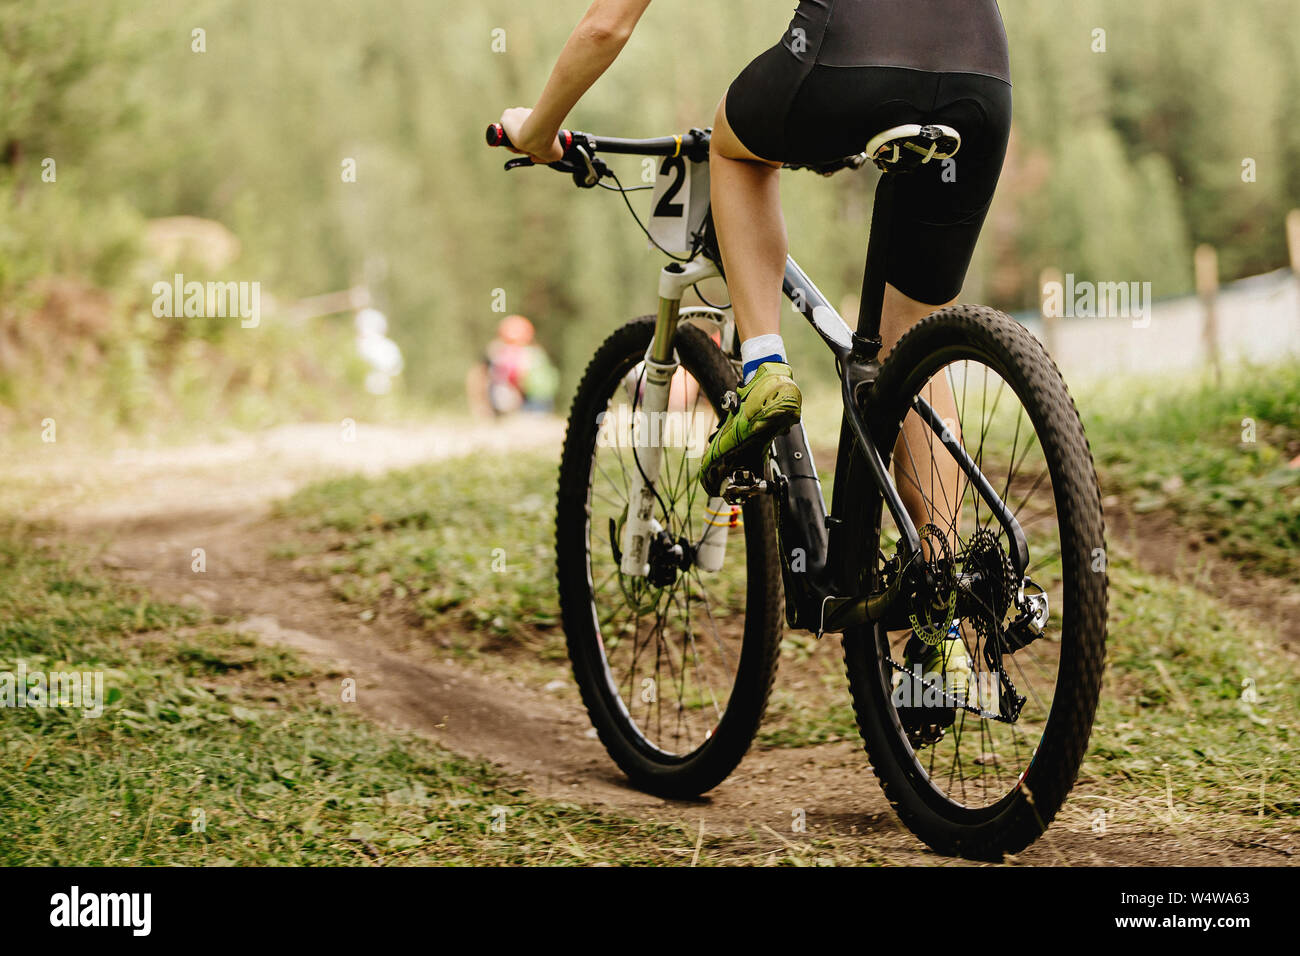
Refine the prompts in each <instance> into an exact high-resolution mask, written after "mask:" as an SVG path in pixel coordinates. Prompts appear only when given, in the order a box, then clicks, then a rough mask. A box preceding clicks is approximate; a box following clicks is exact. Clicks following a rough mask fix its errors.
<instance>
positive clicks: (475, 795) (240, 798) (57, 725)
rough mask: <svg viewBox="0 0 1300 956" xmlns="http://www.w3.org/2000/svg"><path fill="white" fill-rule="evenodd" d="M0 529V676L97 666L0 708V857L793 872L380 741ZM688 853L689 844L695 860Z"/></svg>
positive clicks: (196, 620)
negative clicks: (92, 677)
mask: <svg viewBox="0 0 1300 956" xmlns="http://www.w3.org/2000/svg"><path fill="white" fill-rule="evenodd" d="M29 537H30V534H29V533H28V532H27V531H26V530H25V529H21V528H17V527H14V526H12V525H8V526H5V527H3V528H0V575H3V580H4V581H5V588H4V590H3V592H0V621H3V622H4V623H3V624H0V675H2V674H3V673H4V672H9V673H13V672H14V671H16V669H17V667H18V662H19V661H22V662H23V663H24V665H25V667H26V670H27V672H28V674H34V673H35V672H37V671H45V672H54V671H71V670H73V669H75V670H77V671H98V672H101V673H102V675H103V681H104V694H103V698H102V700H103V702H104V703H105V706H104V710H103V713H102V715H101V716H99V717H83V716H82V714H81V712H80V711H79V710H76V709H72V708H66V707H65V708H54V707H46V708H36V707H27V708H14V709H4V710H0V718H3V722H2V723H0V752H2V753H3V762H4V765H5V766H6V768H7V769H6V772H5V774H4V775H3V778H0V817H3V819H4V820H5V831H6V833H5V837H6V838H5V840H4V841H3V843H2V844H0V864H4V865H31V864H58V865H67V866H73V865H128V864H129V865H200V864H202V865H343V864H397V863H403V864H434V863H436V864H455V865H483V864H544V863H552V864H593V863H617V864H642V865H663V864H665V863H684V862H690V860H691V859H692V858H693V857H695V856H696V855H697V854H698V861H699V862H700V863H716V862H722V861H735V860H737V859H742V860H744V859H749V860H753V861H755V862H769V861H771V862H779V863H801V862H808V861H813V860H815V858H816V853H817V852H818V851H817V849H816V848H815V847H812V846H810V847H808V848H802V849H799V850H798V851H795V850H790V851H788V852H787V851H781V852H779V853H776V854H772V853H771V852H764V853H760V852H757V851H754V850H752V849H750V847H749V846H748V845H747V844H745V843H743V841H736V840H734V839H729V838H711V837H709V836H708V835H705V837H704V838H703V840H699V834H698V833H697V832H696V831H695V830H694V829H692V828H688V827H680V826H673V825H659V824H650V823H644V822H636V821H631V820H626V819H623V818H621V817H618V816H617V815H612V814H607V813H600V812H596V811H593V810H590V809H586V808H583V807H579V806H576V805H574V804H571V803H564V802H556V801H550V800H543V799H538V798H536V797H534V796H531V795H529V794H528V793H526V792H524V791H523V790H522V789H521V788H520V787H518V786H517V785H515V784H514V783H512V782H511V781H509V780H507V779H505V778H503V777H502V776H501V775H500V774H498V773H497V772H495V771H493V770H492V769H490V768H489V767H487V766H485V765H483V764H481V763H479V762H478V761H475V760H468V759H464V758H461V757H458V756H455V755H453V754H450V753H448V752H446V751H444V750H441V749H440V748H438V747H437V746H435V745H433V744H432V743H430V742H429V741H426V740H423V739H420V738H416V737H412V736H405V735H401V734H394V733H391V732H388V731H385V730H381V729H379V728H377V727H376V726H374V725H373V724H371V723H370V722H368V721H367V720H365V719H364V718H362V717H361V716H359V715H357V714H356V713H355V712H353V711H352V710H351V707H352V705H349V704H346V703H343V702H342V700H341V694H339V693H338V688H339V687H340V686H341V685H340V683H339V678H340V675H337V674H329V673H322V672H319V671H316V670H314V669H313V668H311V667H310V666H309V665H307V664H305V663H304V662H303V661H301V660H299V659H297V658H296V657H295V656H294V655H293V654H291V653H288V652H286V651H281V650H277V649H273V648H267V647H264V646H261V645H259V644H257V643H256V642H254V641H253V640H252V639H251V638H249V637H247V636H245V635H241V634H234V633H230V632H229V631H227V630H223V629H222V628H221V627H219V626H217V625H215V624H213V623H212V622H211V621H207V620H205V619H204V618H203V617H202V616H201V615H199V614H198V613H197V612H195V611H193V610H190V609H182V608H178V607H173V606H169V605H165V604H159V603H157V602H155V601H152V600H150V599H149V598H148V597H147V596H146V595H144V594H141V593H139V592H137V591H135V590H133V589H131V588H129V587H126V586H124V585H122V584H119V583H114V582H113V581H111V580H108V579H105V578H103V577H100V576H99V575H97V574H95V573H93V572H92V571H90V570H88V567H87V565H86V563H85V560H84V556H83V557H81V558H77V557H73V556H59V555H55V554H53V553H50V552H49V551H47V550H44V549H41V548H38V547H35V546H33V545H32V544H30V543H29V542H28V541H27V540H26V539H27V538H29ZM697 840H698V841H699V846H698V849H697Z"/></svg>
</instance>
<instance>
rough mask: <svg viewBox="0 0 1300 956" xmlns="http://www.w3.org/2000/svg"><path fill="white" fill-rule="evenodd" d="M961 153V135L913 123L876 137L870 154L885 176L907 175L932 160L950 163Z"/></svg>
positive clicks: (871, 145) (869, 145) (870, 146)
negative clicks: (886, 174) (893, 174)
mask: <svg viewBox="0 0 1300 956" xmlns="http://www.w3.org/2000/svg"><path fill="white" fill-rule="evenodd" d="M959 149H961V134H960V133H958V132H957V131H956V130H955V129H953V128H952V127H951V126H941V125H938V124H934V125H928V126H919V125H917V124H916V123H909V124H907V125H905V126H895V127H893V128H892V129H887V130H885V131H884V132H883V133H878V134H877V135H876V136H873V137H872V138H871V141H870V142H868V143H867V150H866V153H867V156H869V157H870V158H871V161H872V162H873V163H875V164H876V165H877V166H879V167H880V168H881V169H883V170H884V171H885V172H900V173H905V172H909V171H910V170H913V169H915V168H916V167H917V166H923V165H925V164H926V163H928V162H930V161H931V160H932V159H938V160H944V159H948V158H949V157H951V156H954V155H956V153H957V150H959Z"/></svg>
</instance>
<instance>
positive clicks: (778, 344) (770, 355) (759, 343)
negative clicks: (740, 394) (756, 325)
mask: <svg viewBox="0 0 1300 956" xmlns="http://www.w3.org/2000/svg"><path fill="white" fill-rule="evenodd" d="M784 361H785V342H784V341H783V340H782V339H781V336H779V335H777V334H775V333H770V334H768V335H756V336H754V337H753V338H752V339H745V341H743V342H741V343H740V362H741V364H742V365H743V366H744V369H745V380H744V381H743V382H742V383H741V384H742V385H748V384H749V380H750V379H751V378H753V377H754V373H755V372H757V371H758V367H759V366H760V365H762V364H763V363H764V362H784Z"/></svg>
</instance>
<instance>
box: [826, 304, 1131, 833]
mask: <svg viewBox="0 0 1300 956" xmlns="http://www.w3.org/2000/svg"><path fill="white" fill-rule="evenodd" d="M945 386H946V387H947V388H949V389H951V394H950V396H948V395H945V393H944V388H945ZM917 396H922V397H924V398H925V399H926V401H928V402H930V403H931V405H932V406H934V407H935V408H936V411H938V410H939V409H940V408H941V407H946V408H948V409H950V410H952V411H954V412H955V415H954V418H955V420H951V421H947V423H946V424H947V428H948V430H949V431H950V432H951V433H952V434H953V435H954V436H955V437H956V438H957V440H958V441H959V442H960V443H961V445H962V446H963V447H964V448H965V450H966V452H967V453H968V454H969V455H970V457H971V458H972V459H973V460H974V461H975V463H976V464H977V465H978V467H979V469H980V470H981V471H982V472H983V474H984V475H985V476H986V477H987V479H988V481H989V483H990V484H991V485H992V487H993V490H994V491H995V492H996V493H997V494H998V495H999V496H1000V497H1001V499H1002V500H1003V501H1004V502H1006V504H1007V506H1008V508H1010V509H1011V510H1012V511H1013V512H1014V514H1015V515H1016V518H1017V520H1018V521H1019V523H1020V525H1021V527H1022V528H1023V531H1024V535H1025V537H1026V540H1027V543H1028V549H1029V564H1028V567H1027V568H1025V571H1026V574H1025V576H1024V578H1022V577H1021V575H1020V574H1019V573H1018V572H1016V571H1015V570H1014V568H1013V560H1012V555H1013V545H1012V542H1011V540H1010V537H1009V535H1008V534H1007V532H1006V530H1005V529H1004V527H1003V526H1002V523H1001V522H1000V521H998V520H997V519H996V517H995V516H994V514H993V513H992V511H991V510H990V508H989V505H988V503H987V502H986V501H984V500H983V499H982V498H981V496H980V495H979V494H978V493H977V492H976V490H975V489H974V488H972V486H971V483H970V481H969V480H968V479H967V477H966V476H965V475H964V474H961V473H960V472H958V471H957V470H956V463H955V461H954V459H953V458H952V456H951V455H950V454H949V453H948V452H947V451H946V450H945V448H944V446H943V444H942V442H941V440H940V436H939V435H937V434H935V432H934V431H933V430H932V429H930V428H929V427H928V426H925V425H923V424H922V423H921V422H920V418H919V416H918V415H917V412H916V410H915V407H914V405H913V401H914V399H915V397H917ZM874 401H875V405H874V406H873V408H872V410H871V421H870V423H869V427H870V428H871V429H872V434H873V436H874V437H875V439H876V441H877V443H878V447H879V448H880V450H881V453H882V454H891V455H892V457H893V472H894V477H895V482H896V483H897V484H898V487H899V489H900V493H904V492H906V494H907V495H910V496H911V497H912V498H913V501H918V500H919V501H921V502H923V504H924V510H925V514H926V517H927V518H928V524H926V526H925V529H924V531H923V541H924V543H925V546H926V549H927V551H928V555H927V558H928V559H929V560H930V561H932V562H934V566H935V569H936V571H937V573H936V576H935V579H936V580H938V581H940V582H944V583H942V584H939V585H936V593H935V594H929V595H925V596H924V599H923V600H922V601H921V602H920V603H921V604H922V605H924V606H919V607H916V608H913V614H912V617H911V618H910V620H911V622H912V627H911V628H909V629H907V630H902V631H899V630H894V631H890V630H888V629H887V628H886V626H885V625H883V624H874V625H869V626H866V627H862V628H858V629H856V630H854V631H851V632H847V633H846V634H845V635H844V655H845V665H846V670H847V673H848V678H849V686H850V689H851V692H852V695H853V703H854V708H855V711H856V713H857V719H858V726H859V729H860V731H861V734H862V739H863V742H864V744H865V745H866V749H867V752H868V754H869V756H870V758H871V764H872V767H873V768H874V771H875V773H876V776H877V777H878V778H879V781H880V784H881V786H882V788H883V789H884V792H885V795H886V796H887V797H888V798H889V800H890V802H891V803H892V804H893V805H894V807H895V809H896V810H897V812H898V814H899V816H900V817H901V818H902V820H903V822H904V823H905V824H906V825H907V826H908V827H909V828H910V829H911V830H912V831H913V832H914V833H915V834H916V835H917V836H919V837H920V838H921V839H922V840H924V841H925V842H926V843H928V844H929V845H930V846H931V847H933V848H934V849H936V850H938V851H939V852H941V853H945V854H955V855H962V856H968V857H972V858H977V859H998V858H1000V857H1001V855H1002V854H1004V853H1014V852H1018V851H1020V850H1021V849H1023V848H1024V847H1025V846H1027V845H1028V844H1029V843H1031V842H1032V841H1033V840H1035V839H1036V838H1037V837H1038V836H1039V835H1040V834H1041V833H1042V832H1043V831H1044V830H1045V829H1046V828H1047V826H1048V825H1049V824H1050V823H1051V821H1052V819H1053V817H1054V816H1055V815H1056V813H1057V811H1058V810H1059V809H1060V807H1061V805H1062V804H1063V803H1064V801H1065V799H1066V796H1067V795H1068V793H1069V791H1070V789H1071V787H1072V786H1073V785H1074V781H1075V777H1076V775H1077V773H1078V769H1079V765H1080V763H1081V761H1082V759H1083V755H1084V751H1085V749H1086V747H1087V742H1088V736H1089V733H1090V732H1091V727H1092V721H1093V715H1094V713H1095V711H1096V707H1097V700H1098V696H1099V694H1100V690H1101V675H1102V667H1103V659H1104V656H1105V635H1106V592H1107V579H1106V572H1105V540H1104V526H1103V521H1102V513H1101V502H1100V494H1099V491H1098V487H1097V478H1096V473H1095V471H1094V468H1093V462H1092V456H1091V453H1090V451H1089V448H1088V442H1087V439H1086V437H1085V435H1084V432H1083V428H1082V425H1081V424H1080V422H1079V416H1078V413H1077V411H1076V410H1075V407H1074V403H1073V400H1072V399H1071V398H1070V395H1069V392H1068V391H1067V389H1066V387H1065V383H1064V381H1062V379H1061V376H1060V373H1059V372H1058V371H1057V369H1056V366H1055V365H1054V364H1053V362H1052V360H1051V358H1050V357H1049V356H1048V354H1047V353H1046V351H1045V350H1044V349H1043V348H1042V346H1041V345H1040V344H1039V342H1038V341H1037V340H1036V339H1035V338H1034V337H1033V336H1032V335H1030V334H1029V333H1028V332H1027V331H1026V330H1025V329H1024V328H1023V327H1021V326H1020V325H1019V324H1018V323H1016V322H1015V321H1014V320H1012V319H1011V318H1009V317H1008V316H1006V315H1003V314H1002V313H1000V312H995V311H993V310H991V309H986V308H982V307H977V306H957V307H953V308H948V309H943V310H941V311H939V312H936V313H935V314H933V315H931V316H930V317H929V318H927V319H925V320H924V321H922V322H920V323H918V324H917V325H916V326H915V327H914V328H913V329H912V330H910V331H909V332H908V333H907V334H906V335H905V336H904V337H903V338H902V339H901V340H900V341H899V343H898V344H897V346H896V347H895V348H894V350H893V351H892V352H891V354H890V355H889V356H888V357H887V359H886V360H885V362H884V364H883V366H882V369H881V373H880V377H879V379H878V381H877V383H876V385H875V391H874ZM949 402H950V404H949ZM909 419H910V424H908V425H905V424H904V423H905V421H908V420H909ZM945 460H946V465H945ZM927 469H928V470H927ZM849 470H850V474H849V480H848V482H846V485H847V489H851V490H852V491H850V493H849V494H847V495H846V496H845V498H846V507H847V512H846V514H845V515H844V517H845V519H846V522H847V528H848V534H847V535H846V536H845V537H846V541H848V542H850V543H851V544H850V547H851V549H853V550H854V552H855V553H854V554H853V560H854V562H855V565H856V566H858V567H860V568H862V569H863V574H864V583H866V584H869V585H870V586H872V587H873V588H878V587H880V586H881V584H882V582H884V581H885V580H886V578H887V577H888V576H889V575H891V574H893V573H896V572H897V570H898V569H897V567H891V565H890V563H889V561H888V560H887V559H886V558H885V554H886V553H887V552H892V550H893V543H894V542H896V541H897V531H896V529H895V528H894V527H893V523H892V520H891V519H890V518H889V516H888V513H887V512H885V511H884V509H883V508H882V500H881V498H880V495H879V494H878V493H877V492H875V490H874V487H873V486H871V485H870V481H869V478H868V476H867V470H866V462H865V461H864V460H863V459H862V457H861V455H860V454H856V453H855V455H854V456H853V458H852V459H851V464H850V469H849ZM867 488H871V491H870V492H868V493H862V492H861V491H858V489H867ZM914 514H915V512H914ZM916 523H917V524H918V525H922V523H923V522H922V521H917V522H916ZM945 588H946V589H947V590H945ZM1022 588H1023V591H1022V590H1021V589H1022ZM941 591H942V592H944V593H938V592H941ZM1026 596H1030V597H1032V598H1033V599H1034V602H1035V603H1033V604H1032V605H1031V604H1029V603H1027V602H1026V601H1025V597H1026ZM1031 606H1032V607H1033V608H1035V609H1037V608H1039V607H1041V608H1043V609H1044V610H1043V617H1042V618H1041V619H1040V618H1038V617H1037V616H1036V615H1030V617H1029V618H1028V619H1030V620H1036V621H1038V620H1041V624H1039V626H1038V627H1037V628H1027V627H1026V626H1025V624H1024V621H1025V620H1026V618H1024V617H1022V615H1024V614H1025V608H1027V607H1031ZM1017 619H1019V620H1020V622H1021V623H1020V624H1017V623H1016V621H1017ZM954 620H955V621H956V623H957V628H958V630H959V633H960V639H961V641H962V644H963V646H964V647H965V649H966V652H967V656H968V657H969V659H970V661H971V664H972V672H971V674H970V677H969V683H968V686H967V688H966V689H965V690H964V691H963V692H962V693H961V694H960V696H958V695H957V694H955V693H953V690H954V685H953V684H952V683H951V678H949V677H946V676H945V675H943V674H942V673H937V674H934V675H932V676H930V677H929V678H927V679H926V680H925V681H924V682H923V683H922V684H917V683H915V681H914V680H913V679H911V678H908V679H904V677H903V676H901V675H900V671H901V670H902V667H901V665H902V662H903V659H904V645H905V643H906V641H907V640H908V639H909V638H910V637H911V636H912V633H913V632H916V633H919V634H927V633H928V636H929V637H930V638H931V641H930V642H931V643H937V642H938V641H939V640H940V637H939V636H938V635H940V634H942V633H944V632H946V631H947V629H948V627H949V626H950V625H951V622H952V621H954ZM892 623H893V625H894V626H897V625H898V623H899V622H898V621H894V622H892ZM927 626H928V627H929V630H928V632H927ZM1026 638H1028V641H1027V643H1025V639H1026ZM1022 643H1023V644H1024V646H1021V645H1022ZM918 691H919V692H920V696H919V698H918V696H917V692H918ZM954 704H956V705H957V706H954ZM926 708H931V709H930V710H926ZM918 715H920V716H918ZM927 715H928V716H927Z"/></svg>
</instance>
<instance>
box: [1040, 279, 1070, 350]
mask: <svg viewBox="0 0 1300 956" xmlns="http://www.w3.org/2000/svg"><path fill="white" fill-rule="evenodd" d="M1064 281H1065V280H1064V277H1063V276H1062V275H1061V270H1059V269H1052V268H1047V269H1044V270H1043V271H1042V272H1040V273H1038V314H1039V316H1040V317H1041V318H1042V320H1043V345H1045V346H1046V347H1047V354H1048V355H1050V356H1052V357H1053V358H1056V357H1057V354H1058V352H1057V348H1058V346H1059V345H1060V344H1061V317H1060V315H1059V314H1057V313H1056V312H1055V311H1053V310H1051V309H1049V308H1048V307H1047V301H1048V294H1047V287H1048V286H1049V285H1052V284H1055V285H1056V287H1057V288H1058V289H1059V288H1060V287H1061V283H1062V282H1064Z"/></svg>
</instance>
